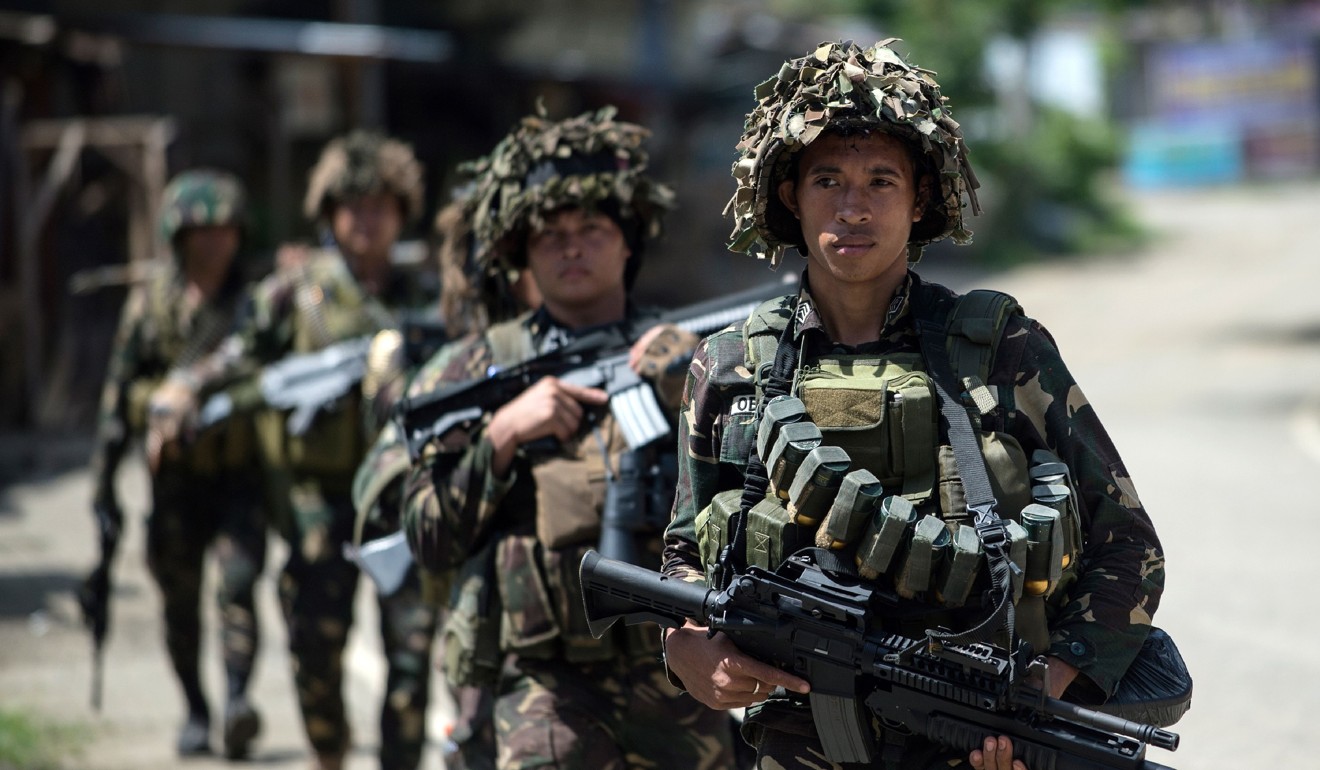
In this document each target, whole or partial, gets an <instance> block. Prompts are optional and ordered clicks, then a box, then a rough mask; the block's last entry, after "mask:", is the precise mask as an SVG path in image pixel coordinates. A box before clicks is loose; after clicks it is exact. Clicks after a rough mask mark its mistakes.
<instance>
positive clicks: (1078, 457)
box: [992, 321, 1164, 697]
mask: <svg viewBox="0 0 1320 770" xmlns="http://www.w3.org/2000/svg"><path fill="white" fill-rule="evenodd" d="M999 360H1000V361H1001V362H1004V363H1006V364H1007V363H1010V362H1011V366H1009V367H1007V368H1005V369H1004V370H1002V371H1001V372H998V373H997V375H996V376H997V378H998V379H999V380H1000V383H999V384H1000V385H1001V387H1003V386H1004V385H1008V386H1009V387H1011V392H1012V400H1013V404H1012V407H1011V410H1010V413H1009V416H1008V420H1009V429H1010V432H1011V433H1013V434H1014V435H1015V436H1017V437H1018V439H1019V441H1021V443H1022V445H1023V447H1024V448H1026V449H1027V451H1028V453H1030V451H1031V448H1034V447H1044V448H1048V449H1049V450H1051V451H1053V452H1054V453H1055V454H1056V455H1058V456H1059V458H1060V459H1061V460H1063V461H1064V462H1065V463H1066V464H1067V465H1068V467H1069V469H1070V470H1071V472H1072V474H1073V478H1074V482H1075V483H1076V485H1077V487H1078V489H1077V492H1078V497H1079V500H1080V506H1081V511H1080V514H1081V524H1082V533H1083V548H1082V558H1081V574H1080V576H1079V578H1078V580H1077V581H1076V582H1075V583H1074V584H1073V585H1072V587H1071V588H1070V590H1069V593H1068V596H1067V602H1066V604H1065V605H1064V606H1063V609H1062V611H1061V613H1060V614H1058V615H1057V616H1056V617H1054V618H1053V619H1052V620H1051V622H1050V642H1051V643H1050V649H1049V654H1051V655H1055V656H1057V657H1059V658H1061V659H1062V660H1064V661H1066V662H1068V663H1071V664H1072V665H1074V666H1076V667H1077V668H1078V669H1079V670H1080V671H1081V672H1082V673H1083V674H1084V675H1085V676H1086V678H1087V679H1089V680H1090V682H1091V683H1092V684H1094V685H1095V687H1096V688H1098V690H1099V691H1100V692H1099V693H1093V694H1094V695H1098V696H1102V697H1108V696H1109V695H1112V694H1113V692H1114V691H1115V689H1116V688H1117V686H1118V682H1119V680H1120V679H1121V678H1122V676H1123V673H1124V672H1125V671H1126V670H1127V668H1128V666H1129V665H1130V664H1131V662H1132V660H1133V659H1134V658H1135V657H1136V654H1137V652H1138V651H1139V650H1140V648H1141V644H1142V642H1143V641H1144V640H1145V638H1146V636H1147V634H1148V633H1149V629H1150V624H1151V619H1152V617H1153V615H1154V614H1155V610H1156V608H1157V607H1158V606H1159V601H1160V595H1161V593H1162V591H1163V588H1164V551H1163V548H1162V547H1161V546H1160V542H1159V538H1158V536H1157V535H1156V533H1155V527H1154V525H1153V524H1152V523H1151V520H1150V517H1149V516H1148V515H1147V514H1146V511H1145V509H1144V508H1143V507H1142V505H1141V500H1140V499H1139V498H1138V497H1137V491H1136V487H1135V486H1134V485H1133V483H1132V479H1131V477H1130V476H1129V474H1128V471H1127V468H1126V467H1125V466H1124V465H1123V460H1122V459H1121V458H1120V457H1119V454H1118V450H1117V449H1116V448H1115V447H1114V445H1113V442H1112V441H1111V440H1110V438H1109V435H1108V433H1106V431H1105V429H1104V426H1103V425H1102V424H1101V422H1100V418H1099V417H1098V416H1097V415H1096V411H1095V408H1094V407H1093V406H1092V405H1091V404H1090V402H1089V401H1087V399H1086V396H1085V395H1084V394H1083V393H1082V391H1081V388H1080V387H1078V385H1077V382H1076V381H1075V380H1074V379H1073V377H1072V375H1071V374H1070V373H1069V372H1068V369H1067V367H1066V366H1065V365H1064V363H1063V359H1062V357H1061V356H1060V354H1059V351H1058V349H1057V348H1056V346H1055V344H1054V341H1053V339H1052V338H1051V337H1050V336H1049V333H1048V332H1047V331H1045V329H1044V328H1043V327H1041V326H1040V325H1039V324H1037V323H1035V322H1034V321H1033V322H1026V323H1022V324H1015V325H1014V326H1011V327H1010V328H1009V329H1008V330H1007V331H1006V336H1005V339H1004V342H1003V344H1002V346H1001V351H1000V356H999ZM1007 369H1011V371H1008V370H1007ZM994 379H996V377H992V381H993V380H994Z"/></svg>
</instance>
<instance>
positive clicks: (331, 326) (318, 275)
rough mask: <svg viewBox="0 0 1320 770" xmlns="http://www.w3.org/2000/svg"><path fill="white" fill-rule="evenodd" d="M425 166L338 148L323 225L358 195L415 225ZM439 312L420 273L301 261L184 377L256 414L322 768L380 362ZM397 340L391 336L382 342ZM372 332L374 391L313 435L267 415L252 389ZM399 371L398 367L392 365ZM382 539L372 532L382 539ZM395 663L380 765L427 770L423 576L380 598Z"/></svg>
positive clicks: (402, 157) (296, 653) (380, 147)
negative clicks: (374, 274) (274, 373)
mask: <svg viewBox="0 0 1320 770" xmlns="http://www.w3.org/2000/svg"><path fill="white" fill-rule="evenodd" d="M420 184H421V169H420V166H419V164H418V163H417V161H416V159H415V158H414V157H413V155H412V151H411V149H410V148H408V147H407V146H406V145H404V144H402V143H400V142H398V141H395V140H388V139H384V138H383V137H380V136H378V135H374V134H365V133H355V134H350V135H348V136H347V137H345V138H343V139H339V140H336V141H334V142H331V143H330V144H329V145H328V146H327V147H326V150H325V151H324V152H323V153H322V157H321V160H320V162H318V164H317V166H316V167H315V168H314V169H313V171H312V174H311V181H310V188H309V192H308V196H307V200H306V206H305V209H306V212H307V214H308V215H309V216H313V217H319V218H321V219H322V221H324V220H325V219H326V218H327V217H329V216H330V214H331V213H332V211H333V209H334V206H335V205H338V203H339V202H340V201H342V200H344V199H346V198H351V197H353V196H356V195H365V194H371V193H375V192H381V191H383V192H387V193H390V194H393V195H394V196H396V197H397V198H398V200H399V204H400V207H401V213H402V214H404V216H405V218H412V217H415V216H416V215H417V213H419V210H420V207H421V188H420ZM433 301H434V297H432V296H430V295H429V293H428V292H427V291H426V290H425V288H424V287H422V286H421V285H420V282H419V281H418V280H417V276H416V275H414V274H411V273H409V272H407V271H404V270H401V269H392V270H391V272H390V275H389V277H388V280H387V281H386V283H385V285H383V286H382V287H381V288H380V289H379V290H378V291H377V293H376V295H374V296H373V295H371V294H369V293H368V292H367V290H366V289H365V288H364V287H363V286H362V285H361V284H360V283H359V281H358V278H357V277H356V276H355V275H354V274H353V273H352V271H351V270H350V268H349V266H348V264H347V263H346V261H345V258H344V257H343V256H342V255H341V254H340V253H339V252H337V251H316V252H312V253H311V254H310V256H308V257H306V258H304V259H294V260H291V261H290V262H289V264H286V265H283V266H281V267H280V269H278V270H277V271H276V272H275V273H274V274H272V275H271V276H269V277H268V278H267V279H266V280H264V281H262V282H261V283H260V284H258V285H257V286H256V287H255V289H254V290H253V292H252V294H251V297H250V300H249V303H248V304H249V308H250V312H249V314H248V315H247V317H246V318H245V319H244V320H243V322H242V324H241V325H240V327H239V329H238V330H237V332H236V333H235V335H234V336H233V337H231V338H230V340H228V341H226V343H225V344H224V345H222V347H221V350H220V352H219V353H218V354H216V355H214V356H212V357H210V358H209V359H208V360H206V361H204V362H202V363H201V364H199V365H198V366H195V367H193V368H192V369H191V370H190V371H188V372H186V373H181V375H180V378H181V379H182V380H184V381H191V382H193V383H194V387H196V388H198V389H199V390H203V391H214V390H216V389H219V388H225V389H227V391H228V393H229V394H230V396H231V398H232V399H233V401H234V403H235V405H236V407H238V409H239V410H240V411H241V410H242V409H244V408H250V407H257V408H258V409H259V411H258V413H257V416H256V423H257V437H258V443H259V446H260V450H261V451H260V455H261V459H262V462H263V465H264V466H265V467H266V471H267V472H266V477H267V484H268V486H269V488H270V490H271V491H270V497H271V499H272V507H274V508H275V509H276V522H277V526H278V529H279V531H280V533H281V535H282V536H283V538H284V539H285V541H286V542H287V543H288V544H289V558H288V561H287V562H286V563H285V565H284V569H283V571H282V573H281V576H280V582H279V593H280V599H281V604H282V607H283V611H284V616H285V620H286V622H287V624H288V630H289V650H290V653H291V655H292V658H293V671H294V682H295V686H296V688H297V692H298V700H299V704H300V706H301V709H302V713H303V721H304V726H305V728H306V731H307V736H308V740H309V742H310V743H311V745H312V748H313V750H314V751H315V752H316V753H317V755H318V757H322V758H324V760H325V761H328V762H339V761H342V757H343V755H344V753H345V752H346V751H347V750H348V748H349V746H350V745H351V736H350V732H349V724H348V720H347V717H346V713H345V706H344V699H343V651H344V646H345V644H346V642H347V638H348V629H349V626H350V625H351V623H352V619H353V597H354V593H355V590H356V585H357V578H358V569H357V567H356V566H355V565H354V564H353V563H352V562H350V561H349V560H348V559H347V558H345V556H344V553H343V545H344V544H345V543H349V542H351V541H352V540H353V538H354V525H355V521H356V515H355V511H354V508H353V500H352V478H353V473H354V471H355V470H356V469H357V468H358V466H359V464H360V463H361V462H362V459H363V456H364V455H365V453H366V451H367V447H368V446H369V445H370V444H371V442H372V441H374V440H375V438H376V435H375V434H376V432H377V431H378V430H379V429H380V426H381V416H380V414H381V411H382V410H383V409H384V408H385V406H384V405H385V404H386V403H387V402H388V400H389V398H388V395H387V391H388V387H389V383H390V379H389V377H385V378H383V379H382V378H381V377H380V376H379V375H381V371H379V370H378V368H377V367H376V366H375V365H374V364H372V363H371V359H372V357H373V356H374V355H376V354H377V353H378V352H379V351H378V350H377V349H376V348H377V345H376V343H380V342H383V343H385V344H384V345H382V346H381V347H384V348H386V349H388V348H389V347H391V345H390V340H391V339H394V340H397V333H396V332H395V331H394V330H395V329H396V328H397V325H398V320H399V319H398V311H402V310H405V309H414V308H419V307H423V306H425V305H428V304H430V303H432V302H433ZM382 332H384V334H381V333H382ZM364 335H376V336H375V338H374V340H373V350H372V353H371V354H369V356H368V359H369V367H368V368H369V371H368V375H367V376H366V377H364V379H363V381H362V383H361V387H360V388H357V389H355V390H354V391H353V392H352V393H350V394H349V395H348V396H346V397H344V398H343V399H341V400H340V401H339V403H337V404H335V405H334V406H333V407H332V408H330V409H328V410H323V411H322V413H320V414H318V415H317V417H316V418H315V420H314V421H313V422H312V425H311V427H310V429H309V430H308V431H307V433H306V434H305V435H303V436H295V435H292V434H291V433H289V432H288V431H287V428H286V424H285V421H286V419H287V414H286V413H283V412H279V411H275V410H271V409H260V404H259V401H260V398H259V396H258V395H256V393H255V389H254V387H253V385H254V383H255V377H254V375H255V374H256V373H257V371H258V368H259V367H260V366H262V365H266V364H271V363H274V362H277V361H279V360H280V359H282V358H284V357H286V356H288V355H290V354H296V353H307V352H312V351H316V350H320V349H323V348H325V347H327V346H329V345H332V344H334V343H337V342H342V341H345V340H349V339H353V338H356V337H361V336H364ZM387 368H388V367H387ZM369 536H370V535H369ZM380 612H381V619H380V622H381V635H382V641H383V645H384V649H385V655H386V659H387V664H388V670H387V674H386V692H385V697H384V701H383V703H382V705H381V721H380V730H381V747H380V762H381V767H382V768H384V769H385V770H396V769H399V770H405V769H411V768H415V767H417V766H418V765H419V763H420V762H421V755H422V750H423V747H424V745H425V739H426V735H425V728H426V719H425V716H426V708H427V704H428V702H429V684H430V649H431V641H432V638H433V637H434V635H435V623H436V615H435V611H434V609H433V608H432V607H431V606H430V605H428V604H427V603H426V602H425V601H424V600H423V598H422V595H421V584H420V581H419V580H418V579H417V576H416V573H415V571H414V573H413V574H412V575H411V577H410V578H409V580H407V581H406V583H405V585H404V586H403V587H402V588H401V589H400V590H399V591H398V592H396V593H394V594H392V595H391V596H389V597H386V598H382V599H381V600H380Z"/></svg>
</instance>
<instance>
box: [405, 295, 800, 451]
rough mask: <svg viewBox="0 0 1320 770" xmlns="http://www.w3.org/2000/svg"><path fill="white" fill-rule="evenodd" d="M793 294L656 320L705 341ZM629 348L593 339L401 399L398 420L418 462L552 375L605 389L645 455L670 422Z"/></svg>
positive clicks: (744, 298) (708, 304) (717, 303)
mask: <svg viewBox="0 0 1320 770" xmlns="http://www.w3.org/2000/svg"><path fill="white" fill-rule="evenodd" d="M790 290H791V287H789V286H788V285H786V284H784V283H778V282H775V283H769V284H765V285H763V286H758V287H755V288H752V289H747V290H745V291H741V292H737V293H735V294H730V295H728V296H725V297H718V298H716V299H712V300H707V301H705V302H700V303H696V304H693V305H688V306H687V307H683V308H679V309H677V310H673V311H670V312H668V313H665V314H663V315H661V316H660V317H659V318H658V319H657V320H656V322H657V323H672V324H674V325H676V326H678V327H680V328H682V329H685V330H687V331H690V332H692V333H694V334H699V335H703V336H704V335H707V334H710V333H712V332H716V331H719V330H720V329H722V328H724V327H725V326H728V325H729V324H731V323H734V322H736V321H741V320H744V319H746V318H747V316H748V315H750V314H751V312H752V310H754V309H755V308H756V306H757V305H760V304H761V303H762V302H764V301H766V300H768V299H771V298H773V297H778V296H782V295H784V294H786V293H788V292H789V291H790ZM630 346H631V341H629V340H625V339H623V337H622V335H621V334H619V333H618V332H611V331H601V332H593V333H588V334H585V335H583V336H582V337H579V338H578V339H577V340H575V341H573V342H572V343H570V344H568V345H566V346H564V347H562V348H559V349H557V350H554V351H551V352H550V353H546V354H544V355H541V356H537V357H535V358H532V359H530V360H528V361H525V362H523V363H521V364H518V365H516V366H511V367H508V368H505V369H500V370H495V371H492V372H491V373H490V376H489V377H487V378H486V379H484V380H475V381H472V382H466V383H459V384H456V385H451V386H448V387H444V388H441V389H439V390H437V391H435V392H433V393H428V394H424V395H420V396H414V397H412V398H408V399H404V400H403V401H402V402H400V404H399V409H398V412H397V414H398V420H399V423H400V427H401V428H402V429H403V435H404V437H405V438H406V440H407V442H408V452H409V454H410V455H411V456H412V457H413V458H414V459H416V458H417V457H418V456H419V455H420V454H421V450H422V447H424V446H425V445H426V444H427V443H428V442H429V441H431V440H432V439H435V438H439V437H441V436H443V435H445V434H446V433H448V432H449V431H450V430H452V429H454V428H459V427H465V426H471V425H472V424H474V423H475V422H476V421H477V420H479V419H480V418H481V415H482V414H484V413H485V412H487V411H489V410H491V409H494V408H496V407H498V406H501V405H503V404H505V403H508V402H509V401H511V400H512V399H513V398H515V397H517V396H518V395H519V394H521V393H522V392H523V391H524V390H526V389H527V388H528V387H530V386H531V385H533V384H534V383H536V381H537V380H540V379H541V378H542V377H547V376H554V377H559V378H560V379H562V380H565V381H567V382H571V383H573V384H575V385H581V386H583V387H589V388H603V389H604V390H605V391H606V392H607V393H609V395H610V413H611V414H613V415H614V418H615V419H616V420H617V421H618V422H619V426H620V428H621V429H622V431H623V435H624V438H625V440H627V442H628V446H629V447H630V448H633V449H640V448H641V447H643V446H645V445H646V444H649V443H650V442H652V441H654V440H656V439H658V438H660V437H662V436H664V435H665V434H666V433H668V432H669V423H668V420H667V419H666V418H665V415H664V412H663V411H662V410H661V409H660V404H659V402H658V401H657V400H656V398H655V391H654V390H653V389H652V388H651V386H650V385H649V384H647V383H646V382H644V381H643V380H642V379H641V378H640V377H638V376H637V374H636V373H635V372H633V371H632V369H630V368H629V367H628V349H629V347H630Z"/></svg>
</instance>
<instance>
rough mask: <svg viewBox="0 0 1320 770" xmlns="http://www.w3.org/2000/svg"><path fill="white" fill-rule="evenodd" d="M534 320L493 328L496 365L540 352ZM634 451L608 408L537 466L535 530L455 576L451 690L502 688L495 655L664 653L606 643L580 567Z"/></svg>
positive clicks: (649, 644)
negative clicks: (593, 625) (616, 472)
mask: <svg viewBox="0 0 1320 770" xmlns="http://www.w3.org/2000/svg"><path fill="white" fill-rule="evenodd" d="M526 317H527V316H526V315H524V316H522V317H520V318H518V319H515V320H513V321H508V322H505V323H501V324H496V325H495V326H492V327H491V328H490V329H489V330H487V333H486V340H487V342H488V344H489V345H490V348H491V363H492V365H493V366H495V367H500V368H503V367H507V366H512V365H514V364H518V363H521V362H523V361H526V360H527V359H529V358H531V357H532V356H533V355H534V353H535V350H534V343H533V340H532V337H531V334H530V333H529V332H528V330H527V328H526V325H525V320H526ZM626 450H627V442H626V441H624V439H623V435H622V433H621V431H620V429H619V428H618V427H617V425H616V423H615V421H614V419H613V417H612V416H611V415H610V414H609V413H608V412H607V411H603V412H602V416H601V418H600V420H599V422H598V423H597V425H596V427H594V428H593V429H589V430H587V431H585V432H584V433H583V434H582V435H580V436H579V437H578V438H576V439H574V440H573V441H571V442H568V443H566V444H564V446H563V447H562V451H560V452H558V453H556V454H554V455H552V456H550V457H547V458H543V459H538V460H537V461H535V462H534V463H533V464H532V467H531V475H532V478H533V480H534V482H535V487H536V497H535V509H536V522H535V527H534V528H514V529H512V530H510V531H505V532H500V533H496V534H495V535H494V537H493V538H492V540H493V542H492V543H491V544H489V545H488V546H487V547H485V548H483V549H481V550H480V551H479V552H478V553H476V554H474V555H473V556H472V557H471V558H469V559H467V560H466V561H465V562H464V564H463V566H462V567H461V568H460V570H459V573H458V575H457V576H456V577H455V580H454V584H453V590H452V592H451V595H450V614H449V616H448V618H447V620H446V622H445V629H444V637H445V641H444V645H445V657H446V660H445V673H446V677H447V678H448V680H449V681H450V683H451V684H454V685H456V686H462V685H468V684H480V683H490V682H493V681H494V680H495V678H496V676H497V675H498V671H499V665H500V656H495V655H493V654H492V652H493V651H494V650H498V651H499V652H500V653H513V654H516V655H518V656H520V657H526V658H536V659H563V660H567V661H569V662H572V663H586V662H593V661H603V660H609V659H611V658H615V657H617V656H619V655H620V654H624V653H626V654H628V655H631V656H648V655H656V654H658V653H659V651H660V645H659V639H658V636H657V635H656V634H655V633H653V632H652V631H650V630H648V629H644V628H641V627H638V626H629V627H626V628H619V629H616V630H614V631H612V632H611V633H608V634H606V635H605V636H604V637H602V638H600V639H597V638H596V637H594V636H593V635H592V634H591V631H590V629H589V628H588V626H587V618H586V611H585V608H584V605H583V603H582V584H581V577H580V575H579V567H580V565H581V563H582V557H583V556H584V555H585V554H586V552H587V551H588V550H592V549H595V548H596V547H597V541H598V540H599V538H600V530H601V515H602V511H603V509H604V505H605V496H606V493H607V487H608V483H607V479H608V475H609V474H608V473H607V470H606V463H607V462H608V463H609V465H610V467H611V468H612V469H617V468H619V459H620V457H621V456H622V455H623V454H624V452H625V451H626ZM671 491H672V484H671ZM472 493H473V494H479V493H480V492H479V491H478V490H474V491H473V492H472ZM645 540H646V543H645V545H646V547H645V549H644V552H645V553H646V554H648V555H649V557H650V558H652V559H653V560H654V566H655V567H656V568H658V567H659V565H660V560H661V537H660V532H659V531H657V532H655V533H652V534H651V535H650V536H649V537H646V538H645ZM640 542H641V539H640V538H639V544H640ZM492 582H493V583H494V588H495V590H494V591H491V590H490V589H491V583H492Z"/></svg>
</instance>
